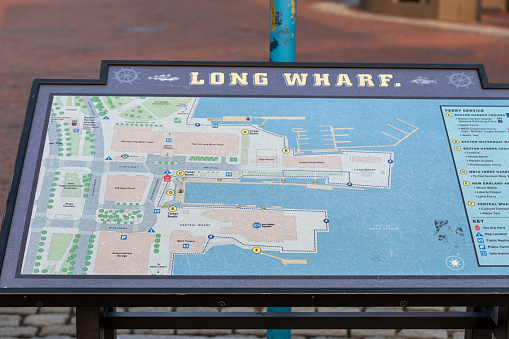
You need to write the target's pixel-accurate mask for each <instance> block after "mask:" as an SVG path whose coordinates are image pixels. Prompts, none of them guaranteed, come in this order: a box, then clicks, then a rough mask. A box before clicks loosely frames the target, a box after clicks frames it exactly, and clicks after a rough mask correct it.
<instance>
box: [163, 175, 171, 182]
mask: <svg viewBox="0 0 509 339" xmlns="http://www.w3.org/2000/svg"><path fill="white" fill-rule="evenodd" d="M170 181H171V175H169V174H166V175H165V176H164V182H170Z"/></svg>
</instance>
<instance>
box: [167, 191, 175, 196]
mask: <svg viewBox="0 0 509 339" xmlns="http://www.w3.org/2000/svg"><path fill="white" fill-rule="evenodd" d="M166 194H168V195H174V194H175V191H174V190H167V191H166Z"/></svg>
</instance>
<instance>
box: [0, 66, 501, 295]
mask: <svg viewBox="0 0 509 339" xmlns="http://www.w3.org/2000/svg"><path fill="white" fill-rule="evenodd" d="M301 67H305V66H302V65H301ZM478 72H480V71H479V70H477V69H467V68H466V69H463V70H460V71H459V70H457V69H455V68H451V69H434V68H432V67H417V66H416V67H415V69H384V68H380V69H377V68H373V69H369V68H367V69H355V68H352V69H348V68H346V69H345V68H343V69H340V68H338V67H333V66H330V67H329V68H313V69H311V70H309V69H308V70H306V69H305V68H300V69H293V68H278V67H269V66H268V65H267V64H263V65H251V66H249V67H248V66H231V65H229V66H228V67H226V66H224V65H218V66H215V67H213V66H199V65H196V66H195V65H173V66H172V65H168V66H164V67H163V66H150V65H143V64H140V65H135V66H130V67H127V66H110V67H109V68H108V78H107V83H106V84H88V85H83V84H81V85H80V84H72V85H71V84H67V85H66V84H64V83H51V82H49V81H48V82H47V83H46V82H44V81H42V82H41V83H37V84H36V89H37V90H38V93H39V95H38V99H37V102H36V105H35V109H34V111H33V112H32V114H33V116H31V115H30V111H29V120H30V119H33V120H32V121H28V123H29V124H31V127H32V130H31V131H30V136H29V139H28V138H27V139H26V140H25V142H27V144H26V147H27V149H26V152H25V153H23V154H22V155H21V156H23V157H25V164H24V167H23V172H22V176H23V177H22V178H21V179H20V183H19V187H18V190H17V191H19V193H18V194H17V196H16V195H14V196H13V197H12V198H11V200H12V199H15V198H17V201H16V206H15V207H16V210H15V211H14V209H13V210H12V211H10V213H11V214H12V215H8V218H7V219H6V220H7V222H9V223H10V224H9V225H7V227H8V228H10V232H9V234H7V233H6V231H5V230H4V233H3V236H4V237H7V236H9V245H10V246H11V247H10V248H9V247H8V248H7V250H6V253H5V255H6V258H10V260H4V263H3V269H2V276H1V278H0V282H2V281H3V285H4V286H10V287H13V284H14V283H15V284H16V286H26V287H36V286H41V285H42V286H48V287H57V286H58V287H66V288H74V287H83V288H93V287H94V286H98V287H108V286H112V285H114V284H117V285H116V286H119V287H122V286H125V287H129V284H130V283H131V282H132V281H143V286H146V287H147V288H158V287H165V288H172V287H179V288H182V287H185V286H186V284H191V285H192V286H191V287H205V286H204V285H203V284H201V281H203V278H207V279H212V281H213V280H214V279H219V278H221V279H224V278H228V279H230V280H228V279H226V280H222V281H223V282H224V281H227V283H226V284H231V286H232V287H235V288H239V287H242V286H244V285H245V282H246V281H248V282H249V283H248V285H249V286H258V287H259V286H260V285H259V284H262V285H261V287H279V285H278V284H282V283H281V282H277V283H275V282H274V281H281V279H283V280H284V279H289V278H293V279H297V280H290V281H291V282H288V281H286V282H285V283H284V284H286V285H289V286H294V287H298V286H300V285H299V284H300V282H299V281H309V280H313V279H317V278H318V279H325V280H324V281H325V282H320V283H319V287H332V288H343V287H345V288H348V287H350V288H352V287H355V285H354V284H357V283H356V281H357V280H355V279H360V280H361V281H365V282H366V286H370V288H371V287H373V281H376V283H379V284H380V286H382V287H383V286H385V287H390V281H391V280H394V279H396V281H399V282H397V283H396V284H398V283H400V284H402V285H401V287H409V286H411V287H418V286H420V285H419V284H420V282H419V281H426V279H432V280H433V279H434V280H435V281H437V280H436V279H437V278H441V279H444V281H446V282H447V283H446V285H447V284H448V287H455V286H459V287H461V286H463V285H462V284H467V286H470V287H471V286H478V285H477V282H476V283H471V282H472V281H474V280H475V279H481V280H482V281H484V282H487V284H488V285H487V286H488V287H490V284H492V285H493V286H498V287H503V288H505V287H506V285H505V284H506V283H505V280H504V278H503V277H504V276H505V275H506V274H507V270H508V267H509V235H508V231H509V230H508V228H509V224H508V222H507V220H509V179H508V178H509V169H508V168H509V160H508V159H509V156H508V155H509V100H506V97H507V94H508V93H509V91H508V90H507V89H502V88H497V89H487V88H483V84H482V81H484V80H483V79H482V78H481V77H479V73H478ZM481 75H482V73H481ZM484 87H488V86H487V84H485V86H484ZM31 178H32V179H31ZM13 201H14V200H13ZM8 213H9V211H8ZM11 221H12V222H11ZM5 227H6V226H5V225H4V228H5ZM380 277H382V278H386V279H387V281H386V282H383V281H382V282H381V281H380V280H379V279H380ZM48 278H51V279H48ZM115 278H122V279H125V278H128V279H127V281H126V282H125V283H119V281H118V279H115ZM262 278H264V279H265V278H270V279H272V280H270V279H269V280H265V282H263V281H264V280H263V279H262ZM466 278H471V279H474V280H468V279H466ZM129 279H130V280H129ZM246 279H247V280H246ZM257 279H258V280H257ZM278 279H279V280H278ZM299 279H300V280H299ZM345 279H346V280H345ZM398 279H400V280H398ZM405 279H406V280H405ZM408 279H410V281H412V282H411V283H407V282H405V283H402V281H407V280H408ZM458 279H461V281H464V283H458V281H460V280H458ZM465 279H466V280H465ZM313 281H322V280H313ZM469 282H470V285H468V284H469ZM97 284H98V285H97ZM118 284H119V285H118ZM122 284H125V285H122ZM193 284H194V285H193ZM214 284H216V286H217V287H222V286H221V280H216V282H213V283H212V285H214ZM243 284H244V285H243ZM264 284H267V285H264ZM292 284H293V285H292ZM425 284H426V286H429V282H425ZM207 286H209V285H207ZM249 286H248V287H249ZM435 287H436V288H441V287H442V285H439V284H437V285H435Z"/></svg>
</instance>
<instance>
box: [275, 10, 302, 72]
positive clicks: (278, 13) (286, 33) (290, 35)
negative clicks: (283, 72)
mask: <svg viewBox="0 0 509 339" xmlns="http://www.w3.org/2000/svg"><path fill="white" fill-rule="evenodd" d="M296 26H297V0H270V61H274V62H294V61H295V40H296Z"/></svg>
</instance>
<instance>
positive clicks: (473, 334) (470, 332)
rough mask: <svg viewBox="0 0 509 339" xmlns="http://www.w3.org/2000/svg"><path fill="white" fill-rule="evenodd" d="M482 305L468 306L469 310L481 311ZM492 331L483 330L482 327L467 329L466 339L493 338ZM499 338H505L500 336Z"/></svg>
mask: <svg viewBox="0 0 509 339" xmlns="http://www.w3.org/2000/svg"><path fill="white" fill-rule="evenodd" d="M481 311H482V307H480V306H475V307H467V312H481ZM491 337H492V332H491V331H490V330H482V329H475V328H474V329H467V330H465V339H491ZM497 339H505V338H498V337H497Z"/></svg>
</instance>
